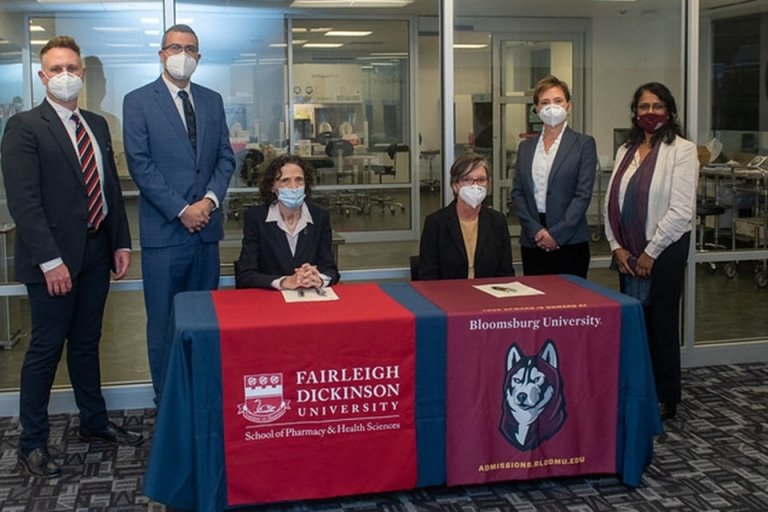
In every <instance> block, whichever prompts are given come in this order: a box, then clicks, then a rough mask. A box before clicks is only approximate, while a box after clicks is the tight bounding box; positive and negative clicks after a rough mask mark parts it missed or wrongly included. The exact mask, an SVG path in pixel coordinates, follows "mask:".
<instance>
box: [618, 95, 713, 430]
mask: <svg viewBox="0 0 768 512" xmlns="http://www.w3.org/2000/svg"><path fill="white" fill-rule="evenodd" d="M631 110H632V130H631V131H630V134H629V140H628V141H627V143H626V144H624V145H622V146H621V147H620V148H619V149H618V151H617V152H616V160H615V162H614V168H613V173H612V174H611V179H610V181H609V182H608V189H607V191H608V200H607V201H606V203H605V218H606V223H605V234H606V236H607V238H608V243H609V244H610V245H611V250H612V251H613V265H612V267H614V268H616V269H617V270H618V271H619V283H620V286H621V291H622V292H623V293H626V294H628V295H632V296H634V297H635V298H637V299H639V300H640V301H641V302H643V306H644V307H643V312H644V313H645V326H646V331H647V332H648V345H649V348H650V353H651V363H653V376H654V378H655V380H656V393H657V394H658V398H659V402H660V403H661V417H662V419H664V420H667V419H671V418H673V417H675V415H676V413H677V404H678V403H680V398H681V381H680V296H681V294H682V292H683V279H684V277H685V265H686V263H687V261H688V250H689V247H690V240H691V230H692V229H693V216H694V213H695V211H696V188H697V185H698V178H699V160H698V155H697V152H696V145H695V144H694V143H693V142H691V141H689V140H686V139H684V138H683V137H682V130H681V129H680V124H679V122H678V118H677V105H676V103H675V98H674V97H673V96H672V93H671V92H670V91H669V89H667V87H665V86H664V85H662V84H660V83H658V82H651V83H647V84H644V85H641V86H640V87H638V89H637V90H636V91H635V94H634V96H633V98H632V106H631Z"/></svg>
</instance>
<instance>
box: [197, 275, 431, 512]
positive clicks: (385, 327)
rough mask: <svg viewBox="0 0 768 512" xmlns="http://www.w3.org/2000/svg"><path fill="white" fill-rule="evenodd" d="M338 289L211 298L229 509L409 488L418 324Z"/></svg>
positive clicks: (371, 292) (370, 289) (372, 291)
mask: <svg viewBox="0 0 768 512" xmlns="http://www.w3.org/2000/svg"><path fill="white" fill-rule="evenodd" d="M334 289H335V291H336V293H337V294H338V296H339V300H338V301H331V302H312V303H286V302H285V301H284V300H283V297H282V295H281V294H280V293H279V292H277V291H269V290H241V291H237V292H231V291H228V292H218V293H217V292H214V293H213V294H212V298H213V303H214V306H215V309H216V315H217V317H218V322H219V327H220V337H221V358H222V362H221V371H222V377H223V379H222V380H223V411H224V451H225V462H226V475H227V493H228V503H229V505H238V504H245V503H257V502H262V503H263V502H270V501H282V500H292V499H308V498H322V497H329V496H341V495H346V494H359V493H366V492H374V491H375V492H381V491H387V490H396V489H406V488H412V487H414V486H415V485H416V440H415V431H414V394H415V389H414V388H415V386H414V373H415V370H414V364H415V355H414V339H415V338H414V337H415V334H414V325H415V323H414V316H413V314H412V313H411V312H410V311H408V310H407V309H406V308H404V307H402V306H400V305H399V304H398V303H397V302H396V301H395V300H393V299H392V298H390V297H389V296H388V295H387V294H385V293H384V292H383V291H381V289H379V287H377V286H375V285H355V286H344V285H339V286H336V287H335V288H334Z"/></svg>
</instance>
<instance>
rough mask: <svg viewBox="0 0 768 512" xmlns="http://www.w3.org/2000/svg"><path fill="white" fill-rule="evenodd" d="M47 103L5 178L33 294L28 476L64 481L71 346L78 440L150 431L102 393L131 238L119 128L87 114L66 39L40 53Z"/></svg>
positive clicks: (25, 118) (124, 438)
mask: <svg viewBox="0 0 768 512" xmlns="http://www.w3.org/2000/svg"><path fill="white" fill-rule="evenodd" d="M40 61H41V66H40V71H39V72H38V74H39V76H40V80H41V82H42V83H43V85H44V86H45V87H46V91H47V93H46V96H45V100H44V101H43V102H41V103H40V105H39V106H38V107H36V108H34V109H32V110H29V111H27V112H21V113H19V114H17V115H15V116H13V117H12V118H11V119H10V120H9V121H8V126H7V128H6V130H5V134H4V135H3V142H2V166H3V181H4V183H5V190H6V193H7V197H8V209H9V210H10V213H11V216H12V217H13V220H14V221H15V222H16V250H15V264H16V269H15V272H16V279H17V280H19V281H21V282H23V283H24V284H25V285H26V287H27V295H28V297H29V309H30V313H31V316H32V335H31V338H30V340H29V348H28V349H27V352H26V354H25V355H24V364H23V365H22V367H21V382H20V387H21V390H20V391H21V392H20V395H19V419H20V421H21V428H22V431H21V435H20V436H19V449H18V460H19V463H20V464H21V466H22V467H23V468H24V469H25V470H26V471H27V473H29V474H31V475H33V476H36V477H42V478H54V477H57V476H60V475H61V469H60V468H59V466H58V465H57V464H56V462H55V461H54V460H53V459H52V458H51V455H50V453H49V452H48V435H49V425H48V401H49V398H50V392H51V386H52V385H53V379H54V377H55V375H56V367H57V365H58V363H59V359H61V353H62V351H63V349H64V342H65V341H66V342H67V344H66V347H67V368H68V369H69V378H70V380H71V381H72V388H73V389H74V392H75V401H76V402H77V407H78V409H79V410H80V427H79V435H80V438H81V439H84V440H102V441H107V442H111V443H116V444H127V445H136V444H139V443H141V442H142V441H143V438H142V436H141V435H140V434H137V433H134V432H129V431H127V430H125V429H124V428H122V427H121V426H119V425H115V424H114V423H112V422H110V421H109V419H108V417H107V411H106V407H105V403H104V397H103V396H102V394H101V377H100V374H99V340H100V338H101V322H102V317H103V315H104V305H105V303H106V300H107V292H108V291H109V271H110V269H111V270H112V271H113V272H114V273H115V279H122V278H123V277H124V276H125V274H126V273H127V272H128V268H129V266H130V264H131V253H130V249H131V235H130V232H129V230H128V220H127V217H126V214H125V206H124V205H123V198H122V194H121V192H120V184H119V182H118V178H117V169H116V168H115V159H114V154H113V152H112V141H111V139H110V136H109V128H108V127H107V122H106V121H105V120H104V118H103V117H101V116H98V115H96V114H93V113H92V112H87V111H85V110H80V109H79V108H78V107H77V98H78V96H79V94H80V89H81V87H82V85H83V81H82V78H83V76H84V75H85V68H83V64H82V60H81V58H80V47H79V46H78V45H77V43H76V42H75V40H74V39H72V38H71V37H68V36H57V37H54V38H53V39H51V40H50V41H48V43H47V44H46V45H45V46H43V48H42V49H41V50H40Z"/></svg>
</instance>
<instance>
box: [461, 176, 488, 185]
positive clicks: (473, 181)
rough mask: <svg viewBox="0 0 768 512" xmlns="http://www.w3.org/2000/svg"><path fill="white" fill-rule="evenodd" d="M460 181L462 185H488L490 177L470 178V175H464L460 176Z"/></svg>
mask: <svg viewBox="0 0 768 512" xmlns="http://www.w3.org/2000/svg"><path fill="white" fill-rule="evenodd" d="M459 183H461V184H462V185H487V184H488V178H485V177H482V178H470V177H469V176H463V177H461V178H459Z"/></svg>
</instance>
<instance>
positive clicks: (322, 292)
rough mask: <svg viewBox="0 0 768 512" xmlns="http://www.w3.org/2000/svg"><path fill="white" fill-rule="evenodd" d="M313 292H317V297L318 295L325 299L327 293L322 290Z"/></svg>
mask: <svg viewBox="0 0 768 512" xmlns="http://www.w3.org/2000/svg"><path fill="white" fill-rule="evenodd" d="M314 290H315V292H317V294H318V295H320V296H322V297H325V296H326V295H328V292H327V291H325V290H324V289H322V288H315V289H314Z"/></svg>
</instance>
